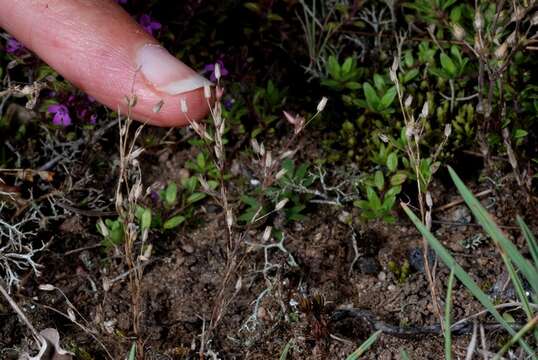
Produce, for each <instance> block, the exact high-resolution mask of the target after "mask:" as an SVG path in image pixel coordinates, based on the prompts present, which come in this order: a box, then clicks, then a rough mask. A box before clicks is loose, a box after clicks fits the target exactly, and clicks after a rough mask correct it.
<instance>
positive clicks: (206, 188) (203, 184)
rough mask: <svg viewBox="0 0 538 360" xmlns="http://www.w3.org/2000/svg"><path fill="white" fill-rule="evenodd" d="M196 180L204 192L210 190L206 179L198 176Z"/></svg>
mask: <svg viewBox="0 0 538 360" xmlns="http://www.w3.org/2000/svg"><path fill="white" fill-rule="evenodd" d="M198 181H199V182H200V186H202V189H204V191H205V192H210V191H211V188H210V187H209V184H208V183H207V181H206V180H205V179H204V178H203V177H201V176H198Z"/></svg>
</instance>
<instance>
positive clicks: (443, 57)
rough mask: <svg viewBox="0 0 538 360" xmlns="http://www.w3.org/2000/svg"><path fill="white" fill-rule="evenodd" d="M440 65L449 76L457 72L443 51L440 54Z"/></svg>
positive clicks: (453, 75) (452, 62)
mask: <svg viewBox="0 0 538 360" xmlns="http://www.w3.org/2000/svg"><path fill="white" fill-rule="evenodd" d="M441 66H442V67H443V70H445V71H446V73H447V74H448V75H449V76H450V77H451V78H453V77H455V76H456V73H457V68H456V65H454V61H452V59H451V58H450V56H448V55H447V54H445V53H442V54H441Z"/></svg>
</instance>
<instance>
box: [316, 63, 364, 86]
mask: <svg viewBox="0 0 538 360" xmlns="http://www.w3.org/2000/svg"><path fill="white" fill-rule="evenodd" d="M363 73H364V69H362V68H360V67H358V65H357V60H356V58H354V57H351V56H350V57H347V58H346V59H345V60H344V62H343V63H342V64H340V63H339V62H338V59H337V58H336V56H334V55H331V56H329V59H328V61H327V78H326V79H322V80H321V84H322V85H324V86H327V87H329V88H331V89H333V90H336V91H342V90H358V89H360V88H361V84H360V82H359V81H360V79H361V78H362V76H363Z"/></svg>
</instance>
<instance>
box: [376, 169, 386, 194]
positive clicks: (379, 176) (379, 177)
mask: <svg viewBox="0 0 538 360" xmlns="http://www.w3.org/2000/svg"><path fill="white" fill-rule="evenodd" d="M374 184H375V186H376V187H377V188H378V189H379V190H383V187H384V186H385V177H384V176H383V172H382V171H381V170H377V171H376V172H375V174H374Z"/></svg>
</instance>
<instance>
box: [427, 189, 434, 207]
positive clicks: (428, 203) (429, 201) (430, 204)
mask: <svg viewBox="0 0 538 360" xmlns="http://www.w3.org/2000/svg"><path fill="white" fill-rule="evenodd" d="M426 205H428V207H429V208H430V209H431V208H432V206H433V200H432V194H431V193H430V192H429V191H427V192H426Z"/></svg>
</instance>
